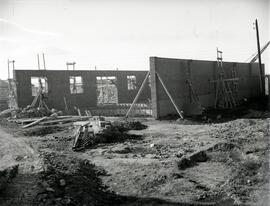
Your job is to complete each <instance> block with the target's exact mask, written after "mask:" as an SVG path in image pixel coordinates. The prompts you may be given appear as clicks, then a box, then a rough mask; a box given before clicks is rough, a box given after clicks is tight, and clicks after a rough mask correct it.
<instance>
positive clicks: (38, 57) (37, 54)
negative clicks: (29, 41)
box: [37, 54, 40, 70]
mask: <svg viewBox="0 0 270 206" xmlns="http://www.w3.org/2000/svg"><path fill="white" fill-rule="evenodd" d="M37 62H38V70H40V62H39V54H37Z"/></svg>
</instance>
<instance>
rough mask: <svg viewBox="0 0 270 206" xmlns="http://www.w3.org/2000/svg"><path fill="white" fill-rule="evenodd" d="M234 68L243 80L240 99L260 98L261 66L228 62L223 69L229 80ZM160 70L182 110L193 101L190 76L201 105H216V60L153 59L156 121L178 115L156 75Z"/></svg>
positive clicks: (152, 87)
mask: <svg viewBox="0 0 270 206" xmlns="http://www.w3.org/2000/svg"><path fill="white" fill-rule="evenodd" d="M233 66H235V68H236V76H237V77H238V78H239V81H238V88H239V93H238V99H241V98H251V97H257V96H259V95H260V71H259V65H258V64H257V63H253V64H249V63H234V62H224V63H223V67H224V70H225V73H226V76H227V77H231V73H232V68H233ZM156 71H157V72H158V73H159V75H160V76H161V78H162V80H163V82H164V84H165V85H166V87H167V89H168V91H169V92H170V94H171V96H172V97H173V98H174V100H175V102H176V104H177V105H178V107H179V108H180V109H181V108H182V107H183V104H184V103H189V102H190V88H189V86H188V84H187V83H186V79H187V78H188V77H189V78H190V80H191V82H192V85H193V89H194V91H195V92H196V94H197V95H198V97H199V100H200V102H201V104H202V105H203V106H204V107H206V108H207V107H213V106H214V103H215V87H214V83H212V82H211V81H213V80H216V79H217V63H216V61H200V60H188V59H170V58H158V57H150V74H151V97H152V108H153V116H154V117H155V118H160V117H163V116H166V115H168V114H177V112H176V110H175V109H174V107H173V105H172V103H171V102H170V100H169V98H168V96H167V94H166V93H165V91H164V89H163V87H162V85H161V83H160V82H159V80H158V79H157V76H156V75H155V72H156ZM184 112H185V111H184Z"/></svg>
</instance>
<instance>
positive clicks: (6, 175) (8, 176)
mask: <svg viewBox="0 0 270 206" xmlns="http://www.w3.org/2000/svg"><path fill="white" fill-rule="evenodd" d="M18 168H19V165H14V166H11V167H8V168H6V169H4V170H1V171H0V192H3V191H4V190H5V189H6V187H7V185H8V183H10V181H11V180H12V179H13V178H14V177H16V175H17V174H18Z"/></svg>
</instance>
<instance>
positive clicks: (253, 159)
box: [0, 115, 270, 206]
mask: <svg viewBox="0 0 270 206" xmlns="http://www.w3.org/2000/svg"><path fill="white" fill-rule="evenodd" d="M247 117H248V118H241V119H237V120H232V121H228V122H224V123H208V124H206V123H204V124H202V123H198V122H194V121H188V120H180V121H156V120H151V119H143V120H142V119H141V121H142V123H143V124H145V125H147V126H148V127H147V128H146V129H143V130H136V131H135V130H131V131H129V134H133V135H136V136H135V137H137V138H131V139H128V138H127V139H126V140H124V141H121V142H116V143H110V144H108V143H107V144H105V143H103V144H98V145H97V146H95V147H94V148H91V149H85V150H84V151H80V152H74V151H72V148H71V147H72V143H73V139H74V138H73V131H74V130H73V127H72V125H71V124H68V125H63V126H62V128H64V130H63V129H61V130H52V132H53V133H51V134H46V135H42V136H31V135H29V132H27V136H26V135H25V133H24V132H22V131H21V129H19V127H17V126H9V125H4V126H2V127H1V128H0V157H1V159H0V166H1V168H5V167H7V166H12V165H15V164H19V173H18V175H17V177H15V178H14V179H13V180H12V181H11V182H10V183H9V185H8V187H7V189H6V190H5V191H4V192H1V193H0V205H234V204H235V205H241V204H242V205H260V206H261V205H264V206H266V205H269V204H268V203H269V202H270V197H269V178H268V177H269V161H268V160H269V120H270V119H269V118H258V117H257V118H252V115H250V116H247ZM2 125H3V124H2ZM31 134H32V133H31ZM36 134H39V133H36V132H34V135H36Z"/></svg>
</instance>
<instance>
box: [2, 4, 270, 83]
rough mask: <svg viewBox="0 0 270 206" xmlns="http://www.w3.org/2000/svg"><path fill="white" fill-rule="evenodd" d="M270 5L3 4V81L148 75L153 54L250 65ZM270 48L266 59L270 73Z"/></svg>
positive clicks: (265, 35)
mask: <svg viewBox="0 0 270 206" xmlns="http://www.w3.org/2000/svg"><path fill="white" fill-rule="evenodd" d="M269 10H270V3H269V0H185V1H184V0H88V1H87V0H0V68H1V73H0V79H6V78H7V59H8V58H9V59H14V60H15V61H16V62H15V67H16V69H37V57H36V55H37V54H38V53H40V54H41V53H43V52H44V53H45V57H46V64H47V65H46V66H47V69H66V65H65V63H66V61H75V62H76V63H77V64H76V69H94V67H95V65H96V66H97V69H116V68H119V69H127V70H129V69H130V70H132V69H135V70H148V69H149V56H160V57H173V58H190V59H204V60H215V59H216V47H219V48H220V50H222V51H223V58H224V61H238V62H245V61H246V60H247V59H248V58H249V57H250V56H251V55H252V54H253V53H255V52H256V50H257V48H256V33H255V30H254V29H253V22H254V20H255V19H256V18H257V19H258V21H259V28H260V40H261V46H263V45H264V44H265V43H266V42H267V41H268V40H270V38H269V33H270V32H269V30H270V21H269V17H270V16H269ZM269 58H270V48H268V50H267V52H265V53H264V54H263V62H264V63H265V64H266V68H267V72H268V73H270V65H269Z"/></svg>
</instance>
